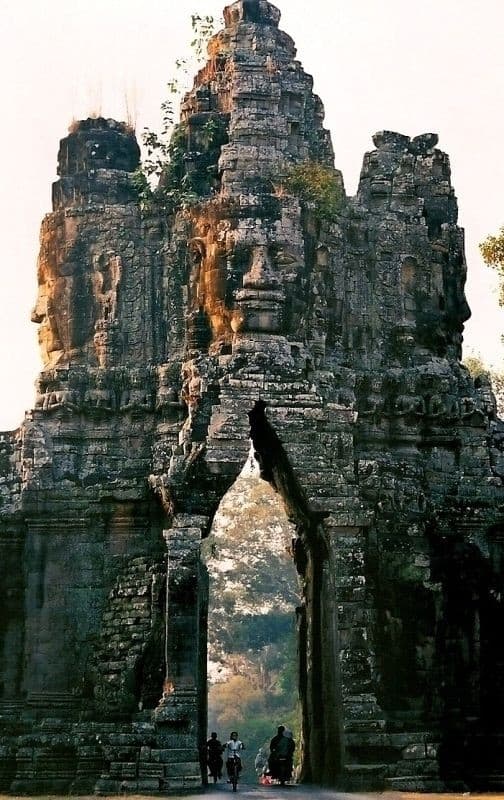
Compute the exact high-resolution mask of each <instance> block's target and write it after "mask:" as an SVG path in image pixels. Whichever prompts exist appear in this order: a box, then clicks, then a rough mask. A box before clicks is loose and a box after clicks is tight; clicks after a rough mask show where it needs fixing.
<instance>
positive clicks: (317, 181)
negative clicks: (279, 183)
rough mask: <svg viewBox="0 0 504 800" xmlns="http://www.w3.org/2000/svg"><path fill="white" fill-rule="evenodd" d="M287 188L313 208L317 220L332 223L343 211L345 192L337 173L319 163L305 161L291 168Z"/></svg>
mask: <svg viewBox="0 0 504 800" xmlns="http://www.w3.org/2000/svg"><path fill="white" fill-rule="evenodd" d="M284 186H285V188H286V189H287V190H288V191H289V192H290V193H292V194H294V195H295V196H296V197H298V198H299V200H300V201H301V202H302V203H304V204H305V205H308V206H309V207H311V208H313V210H314V213H315V216H316V218H317V219H318V220H319V221H320V222H322V221H323V220H327V221H329V222H331V221H332V220H334V218H335V217H336V215H337V214H338V212H339V211H340V209H341V204H342V200H343V192H342V189H341V183H340V181H339V179H338V174H337V172H336V171H335V170H334V169H333V168H332V167H328V166H326V165H325V164H320V163H319V162H317V161H304V162H303V163H301V164H296V165H295V166H292V167H290V168H289V170H288V171H287V173H286V176H285V180H284Z"/></svg>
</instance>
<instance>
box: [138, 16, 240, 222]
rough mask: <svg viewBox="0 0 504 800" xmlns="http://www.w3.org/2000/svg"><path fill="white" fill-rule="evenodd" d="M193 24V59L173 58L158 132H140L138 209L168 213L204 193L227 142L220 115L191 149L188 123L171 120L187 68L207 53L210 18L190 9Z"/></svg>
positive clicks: (185, 82)
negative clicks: (219, 154) (197, 146)
mask: <svg viewBox="0 0 504 800" xmlns="http://www.w3.org/2000/svg"><path fill="white" fill-rule="evenodd" d="M191 27H192V30H193V33H194V38H193V39H192V41H191V42H190V48H191V51H192V54H193V58H192V60H191V59H185V58H178V59H176V61H175V75H174V77H173V78H172V79H171V80H170V81H168V83H167V90H168V96H167V98H166V99H165V100H164V101H163V102H162V103H161V114H162V125H161V131H160V133H157V132H156V131H153V130H150V128H147V127H146V128H144V130H143V133H142V137H141V138H142V144H143V147H144V151H145V158H144V159H143V162H142V164H141V165H140V166H139V167H138V169H137V170H136V171H135V173H134V175H133V185H134V187H135V189H136V191H137V193H138V198H139V201H140V205H141V208H142V211H143V212H144V213H147V214H148V213H152V212H154V211H164V212H166V213H168V214H170V213H172V212H173V211H174V210H176V209H177V208H184V207H187V206H190V205H193V204H194V203H196V202H198V199H199V198H200V197H203V196H205V195H208V194H209V193H210V191H211V187H212V176H213V172H214V167H213V165H215V164H216V162H217V158H218V153H219V152H220V147H221V145H222V144H223V143H224V142H225V141H227V129H226V125H225V123H224V122H223V120H222V118H221V117H219V116H218V115H212V116H210V117H209V119H208V121H207V122H206V123H205V126H204V134H205V135H204V141H203V142H202V143H200V142H198V144H202V145H203V146H202V147H201V149H195V150H194V151H191V149H190V142H189V135H188V130H187V125H186V124H184V123H180V124H178V125H174V119H175V110H176V105H177V104H178V103H179V102H180V99H181V97H182V95H183V93H184V91H185V90H186V89H187V88H188V80H189V75H190V72H191V68H194V66H197V65H199V64H201V62H202V61H203V59H204V57H205V52H206V47H207V45H208V41H209V39H210V37H211V36H212V35H213V33H214V19H213V17H212V16H203V17H202V16H200V15H199V14H192V15H191ZM191 162H192V163H191ZM191 167H193V168H191Z"/></svg>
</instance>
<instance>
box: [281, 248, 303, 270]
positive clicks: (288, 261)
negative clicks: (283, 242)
mask: <svg viewBox="0 0 504 800" xmlns="http://www.w3.org/2000/svg"><path fill="white" fill-rule="evenodd" d="M275 261H276V263H277V264H278V266H279V267H290V266H292V264H299V263H300V262H299V259H298V258H296V257H295V256H293V255H292V253H287V252H286V251H285V250H278V252H277V254H276V256H275Z"/></svg>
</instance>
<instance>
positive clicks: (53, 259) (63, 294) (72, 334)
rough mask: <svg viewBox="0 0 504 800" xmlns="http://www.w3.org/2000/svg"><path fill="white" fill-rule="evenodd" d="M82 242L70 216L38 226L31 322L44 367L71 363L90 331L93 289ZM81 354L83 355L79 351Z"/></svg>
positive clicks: (89, 338)
mask: <svg viewBox="0 0 504 800" xmlns="http://www.w3.org/2000/svg"><path fill="white" fill-rule="evenodd" d="M83 251H84V248H83V243H82V242H81V241H80V240H79V239H78V237H77V235H76V230H75V228H74V222H73V221H72V219H71V218H70V219H61V218H60V219H58V220H56V222H55V221H52V220H49V222H48V223H47V224H44V225H43V226H42V234H41V248H40V255H39V261H38V274H37V278H38V295H37V301H36V303H35V307H34V309H33V312H32V317H31V318H32V321H33V322H36V323H38V324H39V325H40V328H39V333H38V338H39V346H40V350H41V355H42V360H43V362H44V366H54V365H56V364H64V363H67V362H68V361H69V360H70V358H72V360H73V361H74V362H75V361H76V358H77V359H78V355H79V350H82V348H83V347H84V345H86V344H87V343H88V342H89V343H91V344H92V340H93V334H94V317H95V309H94V300H93V289H92V285H91V282H90V279H89V276H88V274H87V273H86V259H85V257H84V254H83ZM83 355H84V354H83Z"/></svg>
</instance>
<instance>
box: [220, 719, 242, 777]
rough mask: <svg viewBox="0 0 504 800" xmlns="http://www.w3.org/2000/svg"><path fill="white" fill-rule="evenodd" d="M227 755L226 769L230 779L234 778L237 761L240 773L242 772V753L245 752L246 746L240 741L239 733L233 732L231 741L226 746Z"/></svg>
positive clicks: (230, 737)
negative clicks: (234, 766)
mask: <svg viewBox="0 0 504 800" xmlns="http://www.w3.org/2000/svg"><path fill="white" fill-rule="evenodd" d="M224 749H225V753H226V768H227V773H228V778H231V776H232V769H233V763H234V760H235V759H236V760H237V762H238V764H237V766H238V773H240V772H241V771H242V763H241V756H240V753H241V751H242V750H245V745H244V744H243V742H242V741H240V739H238V733H237V731H231V733H230V736H229V740H228V741H227V742H226V744H225V745H224Z"/></svg>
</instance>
